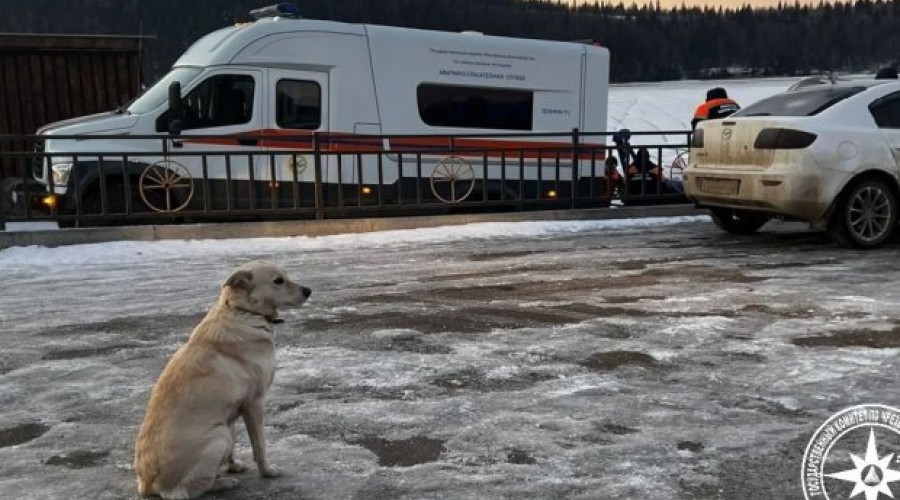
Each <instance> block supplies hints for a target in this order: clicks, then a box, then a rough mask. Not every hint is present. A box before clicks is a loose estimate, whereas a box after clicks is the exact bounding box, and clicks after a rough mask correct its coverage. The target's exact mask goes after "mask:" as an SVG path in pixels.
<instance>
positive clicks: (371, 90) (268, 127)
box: [35, 4, 609, 212]
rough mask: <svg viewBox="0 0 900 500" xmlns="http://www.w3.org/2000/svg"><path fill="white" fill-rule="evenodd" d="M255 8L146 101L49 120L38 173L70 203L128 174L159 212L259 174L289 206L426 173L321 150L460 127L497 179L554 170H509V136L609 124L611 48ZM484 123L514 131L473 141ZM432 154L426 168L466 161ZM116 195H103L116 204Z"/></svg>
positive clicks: (492, 129)
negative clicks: (505, 157) (295, 193)
mask: <svg viewBox="0 0 900 500" xmlns="http://www.w3.org/2000/svg"><path fill="white" fill-rule="evenodd" d="M251 14H252V15H253V16H254V17H255V18H256V20H255V21H254V22H252V23H246V24H239V25H235V26H231V27H228V28H225V29H221V30H219V31H215V32H213V33H210V34H209V35H206V36H205V37H203V38H201V39H200V40H198V41H197V42H196V43H194V45H193V46H191V47H190V48H189V49H188V50H187V52H185V53H184V54H183V55H182V56H181V57H180V58H179V59H178V60H177V61H176V62H175V64H174V66H173V67H172V69H171V71H170V72H169V73H168V74H166V75H165V76H163V77H162V78H161V79H160V80H159V81H157V82H156V83H155V84H154V85H152V86H151V87H149V88H148V89H147V90H146V91H144V92H143V93H142V94H141V95H140V96H138V97H137V98H136V99H135V100H133V101H132V102H131V103H130V104H128V105H126V106H123V107H121V108H119V109H118V110H116V111H114V112H110V113H105V114H100V115H93V116H88V117H83V118H76V119H73V120H69V121H66V122H60V123H55V124H51V125H48V126H45V127H43V128H42V129H41V130H40V131H39V135H40V136H42V141H41V142H42V147H43V148H44V149H43V151H42V153H44V155H45V158H46V160H45V161H43V162H42V163H41V166H40V167H39V168H36V169H35V178H36V179H37V181H38V182H39V183H41V184H43V185H45V186H46V187H47V190H48V192H50V193H51V195H56V197H57V198H58V199H57V204H58V205H59V207H60V210H61V211H62V212H65V211H70V212H71V211H72V210H74V209H75V208H76V207H80V208H79V209H80V210H82V211H90V210H91V208H92V207H93V208H94V209H97V208H98V207H99V206H100V203H101V198H104V196H102V195H101V194H100V191H101V189H102V188H105V189H106V190H107V191H108V192H109V193H114V192H116V189H118V188H120V187H121V184H122V183H123V182H124V183H125V190H126V191H127V190H128V189H129V185H130V188H131V189H141V190H142V191H141V192H140V193H139V194H140V200H142V201H143V202H145V203H146V204H147V205H148V206H150V207H151V208H152V209H154V210H156V211H177V210H179V209H181V208H184V207H185V206H187V205H188V203H189V202H190V201H191V200H190V197H189V196H186V195H179V194H178V190H177V189H176V188H178V187H182V188H184V189H185V190H186V189H188V188H189V189H190V190H191V191H192V192H193V191H194V190H195V189H200V188H199V187H197V186H196V184H197V179H203V180H204V186H203V188H202V189H203V190H204V192H205V195H206V197H207V198H208V199H210V200H213V201H215V200H216V199H217V198H221V197H222V196H223V195H224V193H225V192H226V191H227V190H233V191H232V194H234V193H239V194H237V195H235V196H236V197H235V199H234V200H233V201H234V203H236V204H238V205H239V204H240V203H244V202H247V200H246V199H245V198H246V197H248V196H249V198H250V202H252V199H253V197H254V195H253V188H252V187H251V189H250V190H249V191H247V190H244V189H237V188H235V185H238V184H241V183H244V182H250V183H251V185H258V186H259V189H260V190H263V191H266V190H268V191H271V190H272V189H275V190H278V191H279V193H280V194H279V195H280V196H281V198H282V200H281V202H279V203H282V202H283V203H288V201H287V200H288V199H289V198H290V197H291V196H290V195H291V193H290V191H291V188H290V187H289V184H291V183H292V182H288V181H293V183H294V184H296V183H297V182H299V183H301V184H303V185H305V186H314V185H316V184H317V183H318V184H322V185H326V186H327V185H330V184H335V183H338V182H341V183H356V184H357V185H361V184H366V183H371V184H373V185H375V184H378V185H396V184H398V183H401V182H403V180H404V178H406V177H407V176H410V175H413V174H411V173H410V172H409V169H408V168H407V169H404V168H403V166H402V165H401V164H400V160H401V159H400V158H398V157H397V156H398V155H387V156H385V157H384V158H382V157H379V156H377V155H372V156H366V155H362V154H357V155H354V154H350V155H349V156H348V157H346V158H344V157H342V156H341V154H334V155H327V154H326V155H324V156H320V157H318V158H315V157H313V155H312V154H307V153H309V152H311V151H314V150H315V151H326V152H328V151H337V152H341V151H343V152H349V153H353V152H354V151H356V152H366V151H373V150H381V151H402V150H404V149H408V150H410V151H412V150H419V151H421V150H423V149H428V148H435V149H442V148H446V147H447V145H448V141H453V140H454V139H452V137H453V136H460V138H459V139H458V140H456V141H455V142H454V143H453V144H452V146H453V147H455V148H456V149H458V150H461V151H464V150H465V149H466V147H471V148H481V150H482V151H488V150H490V156H491V158H488V159H486V160H485V164H486V165H489V167H490V168H485V169H483V170H482V169H480V168H476V169H472V167H471V166H469V167H468V168H470V169H472V170H476V171H477V172H474V173H473V174H472V175H473V176H475V177H484V178H482V179H481V180H482V181H483V182H481V183H480V184H478V186H480V188H483V189H488V187H489V186H490V185H491V184H490V183H489V182H488V181H490V180H492V179H499V178H500V177H501V176H502V177H504V178H505V179H518V178H519V177H517V176H519V175H522V176H523V177H528V178H529V179H532V180H533V179H534V178H537V177H540V176H541V175H543V173H542V172H535V171H530V172H531V173H521V174H520V173H519V170H516V169H511V170H510V171H508V172H507V171H503V172H501V171H500V170H499V169H498V167H497V166H498V165H499V161H500V159H499V156H500V155H501V153H500V151H502V150H503V149H504V148H505V147H508V146H510V145H513V146H517V147H518V146H521V147H535V148H539V147H541V146H542V145H543V146H547V147H561V146H563V145H565V144H571V140H572V138H571V132H572V130H573V129H578V130H582V131H595V132H602V131H604V130H605V129H606V117H607V95H608V83H609V52H608V51H607V49H605V48H603V47H600V46H595V45H589V44H583V43H571V42H556V41H545V40H531V39H521V38H507V37H499V36H487V35H483V34H481V33H476V32H463V33H450V32H439V31H426V30H416V29H405V28H396V27H387V26H375V25H367V24H348V23H341V22H331V21H321V20H311V19H303V18H301V17H300V15H299V12H298V9H297V8H296V7H295V6H293V5H292V4H278V5H275V6H272V7H269V8H264V9H259V10H257V11H254V12H253V13H251ZM550 133H564V134H567V135H551V134H550ZM478 134H498V136H495V137H484V136H482V137H481V138H471V139H466V138H465V137H464V136H466V135H468V136H471V135H478ZM500 134H502V136H500ZM73 136H79V137H73ZM85 136H90V137H85ZM157 136H159V137H161V138H165V140H162V139H159V140H151V139H152V137H157ZM317 138H325V139H317ZM448 138H449V139H448ZM317 140H318V141H319V143H318V144H316V141H317ZM597 142H599V143H601V144H602V143H603V139H602V138H598V139H597ZM425 156H426V159H425V161H423V162H422V163H421V165H420V166H419V168H422V169H424V170H425V171H424V172H416V173H415V175H417V176H421V177H422V178H427V177H428V176H432V179H433V178H434V176H435V175H438V174H441V175H443V174H444V173H447V172H448V171H449V170H452V169H457V167H458V165H451V166H450V167H448V166H447V164H446V162H445V163H444V164H442V163H441V161H442V160H446V159H447V158H446V155H443V154H440V155H431V156H433V157H431V156H430V155H425ZM465 156H466V155H465V154H463V153H460V154H459V155H455V156H454V158H455V160H454V161H458V162H462V163H466V161H465ZM486 156H487V155H486ZM478 157H479V158H481V153H479V154H478ZM316 160H318V161H319V163H318V164H317V165H316V166H317V167H318V168H311V167H312V166H313V164H314V162H315V161H316ZM478 161H479V163H478V166H479V167H480V166H481V163H480V161H481V160H478ZM528 161H535V158H534V157H533V155H530V157H529V159H528ZM376 163H378V164H379V165H376ZM583 168H587V167H586V166H585V167H583ZM442 169H443V170H442ZM442 172H443V173H442ZM454 172H456V174H455V175H457V176H460V175H464V174H466V172H460V171H459V170H458V169H457V170H454ZM523 172H524V171H523ZM546 175H547V176H550V175H556V176H557V177H558V176H559V175H560V173H559V172H556V173H555V174H551V173H546ZM562 175H563V177H564V179H563V180H565V179H571V176H572V175H577V174H575V173H572V172H571V169H570V170H569V171H568V173H566V172H563V174H562ZM104 176H105V179H104ZM129 176H130V179H129V178H128V177H129ZM567 176H568V177H567ZM548 178H549V177H548ZM522 180H523V181H524V180H526V179H522ZM282 183H283V184H284V185H283V186H282V185H281V184H282ZM472 184H473V186H474V185H476V183H475V182H473V183H472ZM110 185H114V186H115V189H111V188H110ZM154 189H157V190H158V191H157V193H161V192H163V190H164V191H165V192H166V197H165V198H166V199H161V198H160V197H159V195H158V194H157V195H154ZM464 190H465V186H462V187H460V189H455V190H454V191H455V192H452V193H451V192H443V194H442V193H441V192H438V191H435V194H436V195H437V196H438V197H439V198H442V199H443V200H444V201H450V202H456V201H460V200H461V199H462V198H463V196H462V195H463V194H465V195H468V194H469V193H471V192H472V187H468V192H467V193H463V192H462V191H464ZM246 192H249V194H240V193H246ZM75 193H77V196H74V194H75ZM171 193H174V195H172V196H170V194H171ZM51 197H52V196H51ZM76 198H77V199H76ZM113 198H114V195H113V194H111V195H110V199H105V200H103V201H102V203H104V204H106V205H108V207H107V208H109V210H113V209H116V208H117V207H115V203H116V202H115V200H114V199H113ZM185 198H187V199H185ZM229 203H231V202H229ZM118 208H122V207H118ZM138 208H139V207H137V206H133V207H131V209H133V210H138Z"/></svg>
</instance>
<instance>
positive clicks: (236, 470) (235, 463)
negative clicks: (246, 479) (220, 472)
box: [228, 460, 247, 474]
mask: <svg viewBox="0 0 900 500" xmlns="http://www.w3.org/2000/svg"><path fill="white" fill-rule="evenodd" d="M246 470H247V466H246V465H244V463H243V462H241V461H239V460H232V461H231V462H229V463H228V472H230V473H231V474H240V473H241V472H245V471H246Z"/></svg>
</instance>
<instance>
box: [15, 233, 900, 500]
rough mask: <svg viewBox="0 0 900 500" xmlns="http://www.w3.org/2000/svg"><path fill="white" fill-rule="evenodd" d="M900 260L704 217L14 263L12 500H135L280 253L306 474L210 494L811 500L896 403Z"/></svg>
mask: <svg viewBox="0 0 900 500" xmlns="http://www.w3.org/2000/svg"><path fill="white" fill-rule="evenodd" d="M897 250H898V248H897V245H893V246H890V247H888V248H886V249H883V250H878V251H872V252H863V253H861V252H854V251H848V250H843V249H840V248H837V247H835V246H833V245H832V244H831V243H830V242H829V240H828V238H827V237H825V236H824V235H821V234H815V233H809V232H807V231H805V230H804V228H803V226H802V225H777V224H776V225H772V226H770V227H767V228H766V229H765V230H764V231H763V232H762V233H761V234H759V235H755V236H752V237H734V236H728V235H724V234H722V233H720V232H719V231H718V230H717V229H716V228H715V227H713V225H712V224H711V223H710V222H709V221H708V219H706V218H705V217H699V218H679V219H649V220H633V221H591V222H559V223H556V222H553V223H523V224H479V225H472V226H463V227H447V228H437V229H423V230H415V231H397V232H390V233H377V234H364V235H350V236H336V237H324V238H318V239H308V238H293V239H271V240H246V241H214V242H177V241H175V242H172V241H170V242H154V243H110V244H101V245H91V246H79V247H68V248H58V249H36V248H30V249H11V250H5V251H3V252H0V273H2V276H3V293H2V294H0V314H2V318H0V319H2V324H3V329H2V331H0V341H2V349H0V498H4V499H22V500H30V499H34V500H38V499H40V500H46V499H120V498H136V493H135V491H134V488H135V486H134V474H133V471H132V470H131V465H130V464H131V459H132V453H133V443H134V438H135V435H136V433H137V428H138V425H139V424H140V422H141V419H142V417H143V413H144V409H145V405H146V402H147V398H148V394H149V391H150V388H151V386H152V384H153V383H154V381H155V378H156V377H157V375H158V374H159V372H160V370H161V369H162V367H163V365H164V363H165V362H166V359H167V358H168V357H169V356H170V355H171V354H172V353H173V352H174V351H175V349H176V348H177V347H178V346H179V344H181V343H182V342H183V341H184V340H185V338H186V336H187V335H188V333H189V332H190V331H191V329H192V327H193V326H194V325H195V324H196V323H197V322H198V321H199V319H200V318H201V316H202V315H203V313H204V311H205V308H206V307H207V306H208V305H209V304H210V303H211V302H213V300H214V299H215V295H216V292H217V287H218V284H219V283H220V282H221V281H222V280H223V279H224V278H225V277H226V275H227V274H228V272H229V271H230V269H231V268H232V267H234V266H237V265H238V264H241V263H243V262H245V261H247V260H249V259H256V258H267V259H272V260H276V261H278V262H281V263H282V264H284V265H285V266H286V267H287V268H288V269H289V271H290V272H291V273H292V275H293V276H294V277H295V278H296V279H298V280H299V281H300V282H302V283H303V284H305V285H307V286H309V287H311V288H312V289H313V290H314V294H313V296H312V299H311V301H310V302H309V303H308V306H307V307H305V308H304V309H301V310H299V311H297V312H295V313H289V314H287V315H286V319H287V322H286V323H285V324H284V325H281V327H280V329H279V333H278V335H279V337H278V343H279V349H278V363H279V369H278V372H277V373H276V376H275V382H274V385H273V387H272V391H271V393H270V397H269V399H268V404H267V406H266V425H267V432H268V443H269V449H270V458H271V460H272V462H273V463H275V464H277V465H278V466H280V467H281V469H282V471H283V476H282V477H279V478H276V479H267V480H260V479H257V478H256V477H255V473H254V472H253V471H254V469H253V468H252V467H251V472H248V473H245V474H243V475H242V477H243V485H242V486H241V488H240V489H238V490H236V491H234V492H231V493H229V494H227V495H222V494H220V495H209V496H207V497H206V498H210V499H231V500H238V499H323V500H334V499H384V500H393V499H441V500H446V499H456V498H477V499H507V498H508V499H525V498H534V499H552V498H573V499H728V500H735V499H751V498H753V499H781V498H800V497H801V492H800V488H799V476H800V470H799V468H800V460H801V456H802V454H803V449H804V447H805V446H806V443H807V440H808V439H809V437H810V436H811V435H812V433H813V432H814V431H815V430H816V428H817V427H818V426H819V425H820V424H821V423H822V422H823V421H824V420H825V419H826V418H827V417H828V416H830V415H831V414H832V413H833V412H835V411H837V410H839V409H842V408H844V407H847V406H850V405H853V404H859V403H882V404H888V405H894V406H897V405H898V395H897V391H896V389H895V386H896V373H897V371H898V369H900V366H898V365H900V363H898V357H897V347H900V308H898V303H900V287H898V286H897V282H898V280H900V259H897ZM240 429H241V431H240V443H239V445H238V450H237V454H238V457H239V458H240V459H242V460H244V461H245V462H248V463H249V462H250V451H249V447H248V444H247V439H246V434H245V433H244V431H243V427H240Z"/></svg>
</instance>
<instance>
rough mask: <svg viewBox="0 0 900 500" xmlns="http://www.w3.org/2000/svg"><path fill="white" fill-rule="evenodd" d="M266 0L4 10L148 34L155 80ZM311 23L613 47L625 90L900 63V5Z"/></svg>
mask: <svg viewBox="0 0 900 500" xmlns="http://www.w3.org/2000/svg"><path fill="white" fill-rule="evenodd" d="M266 3H267V2H266V1H265V0H204V1H202V2H185V1H183V0H29V1H28V2H22V1H18V0H0V5H2V6H3V11H4V15H3V16H0V31H2V32H18V33H22V32H25V33H91V34H129V35H136V34H140V33H142V34H144V35H147V36H150V37H152V38H148V39H146V43H145V47H144V55H145V60H144V72H145V80H148V81H149V80H153V79H155V78H156V77H158V76H160V75H161V74H162V73H164V72H165V71H166V69H167V68H168V67H169V66H170V65H171V64H172V63H173V62H174V60H175V59H176V58H177V57H178V55H179V54H180V53H181V52H183V51H184V50H185V49H186V48H187V47H188V46H190V44H191V43H192V42H193V41H194V40H196V39H197V38H199V37H200V36H202V35H204V34H206V33H208V32H210V31H212V30H214V29H217V28H220V27H223V26H226V25H229V24H231V23H234V22H240V21H247V20H248V17H247V12H248V11H249V10H250V9H252V8H256V7H259V6H261V5H264V4H266ZM295 3H297V4H298V5H299V6H300V9H301V11H302V12H303V16H304V17H309V18H316V19H332V20H339V21H347V22H365V23H374V24H387V25H395V26H408V27H417V28H426V29H435V30H448V31H463V30H476V31H481V32H484V33H486V34H493V35H506V36H517V37H529V38H546V39H553V40H587V41H596V42H597V43H600V44H602V45H605V46H607V47H609V49H610V51H611V53H612V56H613V59H612V79H613V80H614V81H620V82H621V81H640V80H666V79H680V78H703V77H723V76H731V75H796V74H807V73H811V72H821V71H874V69H875V68H877V67H880V66H884V65H896V64H898V62H900V61H898V59H900V0H887V1H884V0H874V1H873V0H858V1H856V2H852V3H839V4H834V5H832V4H826V3H820V4H819V5H816V6H803V5H800V4H797V3H794V4H782V5H780V6H779V7H777V8H771V9H763V10H753V9H750V8H749V7H744V8H741V9H737V10H723V9H721V8H717V9H716V8H703V9H701V8H687V7H681V8H678V9H674V10H664V9H661V8H660V7H659V6H658V5H656V6H654V7H641V6H637V5H630V6H627V5H624V4H616V5H612V4H601V3H593V4H589V5H583V6H579V7H571V6H568V5H565V4H562V3H558V2H551V1H546V0H295Z"/></svg>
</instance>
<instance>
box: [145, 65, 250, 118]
mask: <svg viewBox="0 0 900 500" xmlns="http://www.w3.org/2000/svg"><path fill="white" fill-rule="evenodd" d="M254 86H255V83H254V81H253V77H252V76H249V75H216V76H212V77H209V78H207V79H206V80H204V81H203V83H201V84H200V85H198V86H196V87H194V89H193V90H191V91H190V93H188V95H186V96H185V97H184V98H183V99H182V101H183V102H184V107H185V116H184V125H183V127H182V129H183V130H195V129H202V128H211V127H227V126H230V125H241V124H244V123H249V122H250V119H251V118H253V96H254ZM168 113H169V111H166V112H165V113H164V114H163V115H161V116H160V118H159V119H158V120H157V130H158V131H161V130H159V128H160V124H161V123H165V122H164V120H163V118H164V116H165V115H167V114H168Z"/></svg>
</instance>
